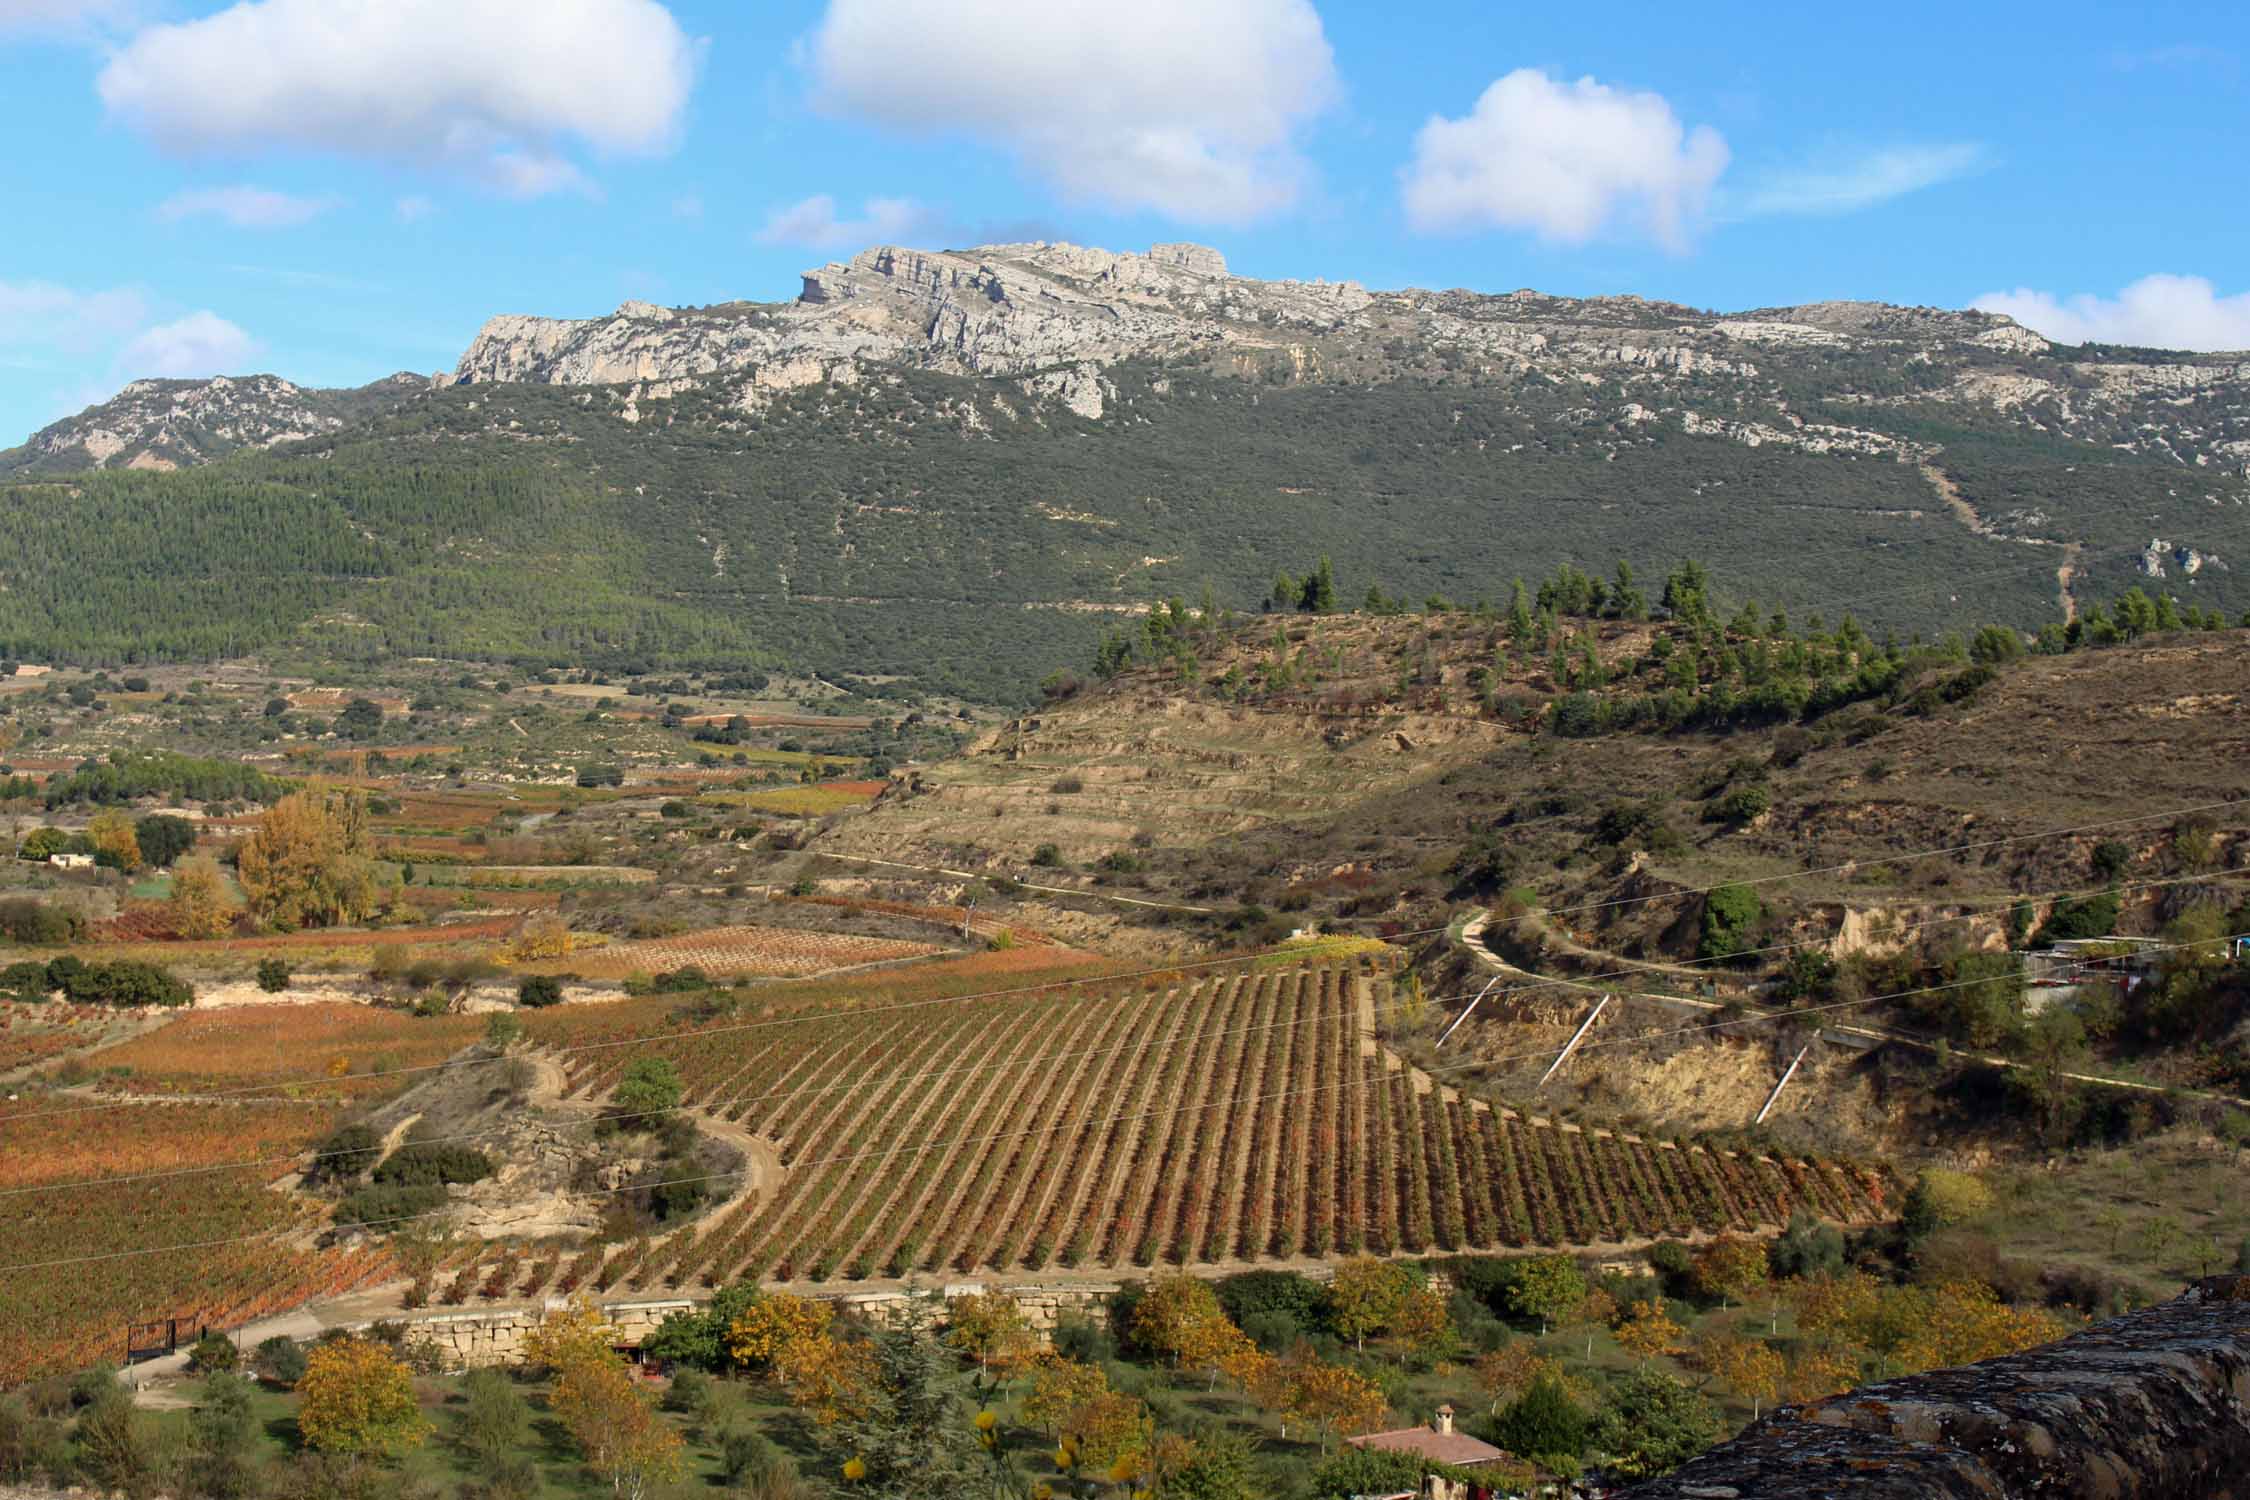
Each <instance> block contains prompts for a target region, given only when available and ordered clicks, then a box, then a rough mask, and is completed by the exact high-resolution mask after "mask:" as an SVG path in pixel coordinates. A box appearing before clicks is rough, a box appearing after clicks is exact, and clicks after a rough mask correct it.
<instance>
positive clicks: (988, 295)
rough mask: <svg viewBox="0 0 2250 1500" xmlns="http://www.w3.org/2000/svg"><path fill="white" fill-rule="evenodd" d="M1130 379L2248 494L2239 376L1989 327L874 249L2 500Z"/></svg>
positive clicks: (138, 445) (99, 456)
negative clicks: (500, 391) (905, 392)
mask: <svg viewBox="0 0 2250 1500" xmlns="http://www.w3.org/2000/svg"><path fill="white" fill-rule="evenodd" d="M1128 363H1152V364H1157V365H1164V366H1184V367H1193V368H1199V369H1210V370H1216V371H1219V372H1222V373H1226V374H1229V375H1233V376H1236V377H1239V378H1242V379H1246V380H1250V381H1253V382H1261V383H1272V384H1304V383H1320V384H1345V385H1382V384H1390V383H1396V382H1402V381H1403V382H1414V381H1418V382H1426V383H1431V384H1436V385H1441V386H1462V387H1473V388H1480V389H1490V388H1492V387H1495V386H1497V387H1501V388H1509V387H1515V388H1523V389H1527V390H1529V389H1530V388H1535V387H1536V388H1539V393H1540V394H1542V395H1545V394H1548V393H1551V392H1552V391H1553V390H1554V389H1557V388H1560V389H1563V390H1567V391H1571V392H1576V393H1578V394H1579V395H1581V396H1582V397H1583V400H1584V409H1585V411H1586V413H1587V415H1588V418H1589V420H1591V421H1597V422H1599V423H1601V424H1604V425H1617V424H1621V425H1622V426H1623V427H1625V428H1626V429H1632V428H1647V429H1651V430H1661V431H1678V432H1682V433H1685V434H1688V435H1695V436H1707V437H1718V438H1722V439H1726V440H1729V441H1734V442H1738V443H1742V444H1745V445H1749V446H1763V445H1779V446H1785V447H1797V448H1803V449H1805V450H1807V451H1811V452H1815V453H1828V452H1838V451H1842V452H1850V453H1857V454H1862V455H1868V456H1887V457H1891V458H1894V459H1897V460H1900V461H1902V462H1916V463H1919V462H1923V461H1926V460H1927V459H1928V458H1929V457H1930V456H1931V454H1932V453H1933V452H1935V451H1936V449H1935V446H1934V445H1933V444H1932V443H1930V442H1926V441H1917V440H1915V439H1913V438H1910V437H1906V436H1903V435H1902V434H1901V433H1900V432H1899V430H1898V429H1899V425H1900V424H1898V423H1895V422H1882V421H1875V420H1864V421H1863V420H1857V419H1855V418H1856V416H1857V415H1858V414H1860V413H1870V414H1871V413H1873V412H1875V411H1876V410H1878V409H1881V408H1886V407H1888V408H1901V407H1908V406H1918V407H1936V408H1952V409H1957V410H1961V411H1964V412H1970V413H1973V414H1974V416H1975V419H1976V420H1978V421H1980V422H1990V421H1997V422H1999V423H2001V424H2003V425H2006V426H2010V427H2013V428H2015V429H2017V430H2020V431H2022V432H2024V433H2027V434H2031V435H2036V436H2051V437H2060V438H2064V439H2068V440H2075V441H2083V442H2094V443H2099V444H2103V445H2104V446H2107V447H2109V448H2112V449H2118V450H2123V451H2126V452H2133V453H2146V454H2149V455H2151V456H2154V457H2158V458H2161V459H2164V460H2166V461H2169V462H2173V463H2178V464H2181V465H2184V466H2187V467H2191V468H2196V469H2201V470H2205V471H2215V472H2216V473H2217V474H2220V475H2227V476H2234V477H2250V358H2244V357H2242V356H2198V355H2185V354H2171V353H2166V352H2164V351H2143V350H2110V349H2086V350H2079V351H2065V350H2062V349H2059V348H2057V346H2054V345H2052V344H2050V343H2049V342H2048V341H2047V340H2046V339H2044V338H2042V337H2040V336H2039V335H2038V334H2036V333H2034V332H2032V331H2031V330H2029V329H2027V328H2024V327H2022V326H2020V325H2019V324H2017V323H2015V322H2014V321H2012V320H2011V319H2008V318H2006V317H2003V316H2000V315H1998V314H1992V313H1984V312H1976V311H1949V310H1943V309H1936V308H1918V307H1894V306H1890V305H1888V304H1883V303H1871V302H1820V303H1811V304H1806V305H1802V306H1795V307H1770V308H1760V309H1755V310H1752V311H1748V312H1743V313H1738V314H1723V313H1713V312H1708V311H1704V310H1700V309H1695V308H1689V307H1685V306H1681V305H1679V304H1675V303H1665V302H1652V301H1647V300H1644V299H1641V298H1638V297H1630V296H1618V297H1596V298H1567V297H1555V296H1549V295H1545V294H1542V293H1538V292H1533V291H1529V290H1523V291H1515V292H1509V293H1504V294H1485V293H1478V292H1469V291H1463V290H1449V291H1425V290H1415V289H1408V290H1402V291H1391V292H1375V291H1369V290H1368V289H1367V288H1365V287H1363V286H1361V285H1360V284H1359V283H1357V282H1354V281H1326V280H1313V281H1263V280H1257V279H1254V278H1250V277H1244V276H1238V275H1235V274H1233V273H1232V272H1230V271H1229V270H1228V268H1227V264H1226V260H1225V257H1224V256H1223V255H1221V254H1220V252H1218V251H1217V250H1214V249H1212V248H1210V247H1207V246H1201V245H1194V244H1164V245H1157V246H1154V247H1153V248H1151V249H1150V250H1148V251H1147V252H1145V253H1118V252H1113V251H1108V250H1100V249H1092V248H1088V247H1084V246H1078V245H1071V244H1060V243H1048V242H1031V243H1015V244H995V245H984V246H978V247H975V248H972V249H966V250H946V251H925V250H918V249H912V248H909V247H904V246H896V245H881V246H876V247H873V248H870V249H868V250H865V251H862V252H861V253H859V254H857V255H855V256H852V257H851V258H850V259H848V260H843V261H836V262H831V263H829V264H827V265H824V266H820V267H817V268H815V269H813V270H810V271H807V272H805V273H804V281H803V288H802V290H801V291H800V293H799V295H798V297H797V298H796V299H795V300H794V301H791V302H779V303H758V302H728V303H720V304H715V305H712V306H707V307H680V308H667V307H659V306H656V305H654V304H652V303H648V302H641V301H629V302H627V303H625V304H624V305H623V306H621V307H619V308H618V309H617V310H616V311H615V312H613V313H611V314H608V315H607V316H603V317H597V318H586V319H562V318H546V317H532V316H521V315H504V316H499V317H495V318H492V319H490V320H489V321H487V322H486V323H485V325H484V326H483V328H482V329H481V330H479V332H478V334H477V335H476V337H475V339H474V340H473V341H472V342H471V344H470V345H469V347H468V349H467V350H466V351H465V352H464V353H463V355H462V357H461V359H460V361H459V362H458V364H457V365H456V367H455V368H454V370H452V371H451V372H448V373H445V374H440V375H438V376H435V377H433V378H432V381H431V382H429V383H427V384H426V383H425V382H423V381H421V380H420V379H419V378H417V377H413V376H406V375H399V376H393V377H391V378H390V379H388V380H385V381H380V382H377V383H376V384H375V385H373V386H369V387H363V388H361V389H360V390H359V391H314V390H307V389H304V388H301V387H297V386H294V385H292V384H290V383H289V382H287V381H283V380H279V379H277V378H276V377H272V376H251V377H242V378H233V379H228V378H222V379H219V380H212V381H138V382H135V383H134V384H133V385H132V386H129V387H127V388H126V390H125V391H123V392H120V393H119V395H118V397H117V398H115V399H114V400H112V401H110V402H107V403H104V404H103V405H101V406H98V407H94V408H90V409H89V410H88V411H86V412H84V413H81V414H80V415H79V416H77V417H73V418H70V419H67V420H65V421H63V422H58V423H56V424H54V425H53V426H50V427H49V428H47V429H45V430H43V431H42V432H40V433H38V434H36V435H35V436H34V437H33V438H32V439H31V441H30V442H29V443H27V444H26V445H25V446H24V447H22V448H19V449H16V450H12V451H10V452H8V453H4V454H0V473H4V472H8V471H10V470H18V471H34V472H50V473H51V472H60V471H65V470H68V469H72V468H94V467H114V466H120V465H126V466H141V467H158V468H161V467H168V466H176V465H181V464H191V463H198V462H206V461H209V460H210V459H213V458H216V457H220V456H223V455H224V454H225V453H227V452H230V451H233V450H234V449H236V448H240V447H246V446H270V445H271V444H274V443H279V442H286V441H290V440H292V439H299V438H305V437H314V436H319V435H321V434H323V433H326V432H333V431H335V430H336V429H337V428H338V427H339V426H340V425H342V423H343V422H345V421H346V420H348V419H349V417H350V415H352V414H353V413H355V412H359V413H364V412H371V411H376V410H381V409H383V408H385V407H387V406H391V405H396V404H398V403H400V402H403V401H405V400H407V399H409V398H410V397H412V396H414V395H416V394H418V393H420V392H421V391H422V390H424V389H426V388H427V385H428V384H434V385H435V386H437V387H439V388H443V387H447V386H452V385H458V384H471V385H490V384H515V383H527V384H548V385H566V386H615V387H621V388H624V390H625V391H626V393H627V400H626V404H625V408H624V411H625V415H626V418H627V420H629V421H638V420H641V419H642V417H643V413H644V412H645V411H647V410H648V408H646V407H644V405H643V403H644V402H650V401H661V400H664V399H666V398H669V397H674V396H677V395H679V394H680V393H681V392H683V391H684V390H687V389H688V388H690V387H695V388H698V389H699V390H704V389H712V390H713V391H714V393H715V394H717V395H718V396H719V397H720V399H721V401H722V403H723V404H724V405H726V406H730V407H732V408H733V409H734V410H735V411H737V412H739V413H740V414H741V415H742V416H743V417H744V418H745V419H749V418H754V417H755V416H756V415H757V414H758V413H759V412H761V411H764V410H765V409H767V408H768V407H769V406H770V405H771V403H772V402H773V400H774V398H775V397H776V396H777V395H778V394H779V393H781V392H784V391H790V390H797V389H802V388H805V387H808V386H815V385H823V384H829V385H836V386H845V387H848V386H852V385H856V384H859V383H860V382H862V381H863V380H865V379H867V378H868V377H869V376H870V375H871V374H873V373H876V372H879V371H883V370H895V369H901V368H908V369H917V370H926V371H931V372H936V373H942V374H950V375H960V376H968V377H974V378H980V379H983V380H987V381H991V382H995V383H996V384H997V385H999V386H1004V387H1006V388H1008V389H1010V390H1012V391H1013V393H1014V394H1015V395H1017V396H1019V397H1020V398H1021V399H1022V400H1024V401H1025V402H1028V403H1030V404H1032V405H1034V406H1045V405H1052V406H1055V407H1057V408H1060V409H1063V410H1067V411H1068V412H1069V413H1071V414H1073V415H1075V416H1076V417H1078V418H1081V419H1084V420H1088V421H1101V420H1104V419H1105V418H1107V417H1109V416H1111V415H1113V414H1114V413H1115V411H1116V409H1117V406H1118V390H1119V387H1118V384H1117V381H1116V379H1115V377H1114V375H1113V373H1112V372H1113V371H1114V370H1115V369H1116V368H1117V367H1118V366H1120V365H1123V364H1128Z"/></svg>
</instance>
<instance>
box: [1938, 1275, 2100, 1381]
mask: <svg viewBox="0 0 2250 1500" xmlns="http://www.w3.org/2000/svg"><path fill="white" fill-rule="evenodd" d="M1895 1290H1896V1291H1898V1292H1900V1293H1905V1294H1908V1295H1910V1296H1911V1297H1912V1299H1913V1302H1914V1303H1915V1304H1916V1311H1917V1312H1918V1313H1919V1314H1920V1316H1918V1317H1915V1318H1913V1319H1912V1320H1911V1323H1910V1325H1909V1326H1910V1328H1911V1331H1910V1332H1909V1333H1908V1334H1907V1336H1906V1337H1905V1338H1904V1339H1902V1340H1900V1342H1899V1344H1898V1348H1897V1352H1896V1358H1897V1361H1898V1366H1899V1368H1900V1369H1901V1370H1903V1371H1906V1372H1909V1373H1911V1372H1913V1371H1917V1370H1935V1369H1938V1368H1941V1367H1943V1366H1947V1365H1969V1364H1975V1363H1976V1362H1977V1361H1978V1360H1980V1359H1996V1358H1998V1357H1999V1356H2000V1355H2003V1354H2014V1353H2016V1352H2018V1351H2019V1350H2023V1349H2030V1348H2033V1347H2035V1346H2037V1345H2040V1344H2051V1343H2053V1342H2054V1341H2055V1340H2056V1339H2059V1338H2061V1337H2062V1336H2063V1335H2064V1334H2066V1333H2068V1332H2069V1331H2070V1329H2069V1327H2068V1325H2066V1324H2065V1323H2064V1322H2063V1320H2062V1319H2061V1318H2059V1317H2057V1316H2056V1315H2055V1314H2054V1313H2052V1312H2049V1311H2048V1310H2047V1309H2046V1308H2043V1307H2010V1306H2009V1305H2008V1304H2007V1303H2005V1302H2002V1301H2001V1300H2000V1299H1999V1297H1998V1296H1996V1295H1994V1293H1993V1290H1992V1288H1991V1287H1989V1286H1986V1285H1985V1284H1984V1283H1983V1282H1981V1281H1948V1282H1945V1283H1943V1284H1942V1285H1940V1286H1938V1287H1935V1288H1931V1289H1925V1288H1922V1287H1899V1288H1896V1289H1895Z"/></svg>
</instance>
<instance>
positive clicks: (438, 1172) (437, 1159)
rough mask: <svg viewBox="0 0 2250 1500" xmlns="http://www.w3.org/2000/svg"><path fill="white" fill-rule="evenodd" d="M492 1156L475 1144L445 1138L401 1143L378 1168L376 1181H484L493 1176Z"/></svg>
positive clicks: (408, 1184)
mask: <svg viewBox="0 0 2250 1500" xmlns="http://www.w3.org/2000/svg"><path fill="white" fill-rule="evenodd" d="M492 1170H493V1169H492V1158H491V1157H489V1156H486V1155H485V1154H484V1153H483V1152H482V1151H479V1150H477V1149H476V1148H475V1147H474V1146H461V1145H455V1144H452V1143H449V1142H444V1141H428V1142H416V1143H412V1144H409V1145H405V1146H401V1147H400V1148H399V1149H398V1150H396V1151H394V1152H392V1153H391V1154H390V1155H389V1156H388V1157H386V1158H385V1159H384V1161H383V1163H382V1165H380V1166H378V1167H377V1168H376V1169H375V1175H374V1181H375V1182H377V1183H378V1184H384V1185H399V1186H418V1185H421V1184H424V1183H433V1182H434V1183H456V1182H481V1181H483V1180H484V1179H485V1178H487V1177H490V1176H491V1175H492Z"/></svg>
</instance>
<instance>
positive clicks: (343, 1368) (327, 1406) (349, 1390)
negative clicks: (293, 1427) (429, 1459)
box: [297, 1338, 430, 1458]
mask: <svg viewBox="0 0 2250 1500" xmlns="http://www.w3.org/2000/svg"><path fill="white" fill-rule="evenodd" d="M297 1398H298V1399H297V1430H298V1431H299V1432H301V1433H303V1434H304V1438H305V1441H306V1442H307V1443H309V1444H311V1445H312V1446H313V1447H315V1448H318V1449H319V1450H320V1451H321V1452H323V1453H337V1454H344V1455H347V1456H350V1457H355V1458H356V1457H368V1456H372V1455H376V1454H385V1453H395V1452H398V1451H399V1450H401V1449H405V1448H411V1447H414V1446H415V1445H416V1444H418V1443H420V1442H421V1441H422V1439H423V1437H424V1436H426V1435H427V1434H428V1432H429V1430H430V1424H429V1422H428V1421H427V1420H426V1419H425V1418H424V1417H423V1416H422V1409H421V1407H419V1406H417V1405H416V1404H415V1401H414V1381H413V1377H412V1376H411V1375H409V1374H408V1373H407V1369H406V1366H404V1365H402V1364H400V1363H399V1362H398V1361H397V1360H395V1359H393V1358H392V1357H391V1356H390V1354H389V1353H388V1352H387V1351H386V1350H385V1349H384V1348H383V1346H382V1345H380V1344H378V1343H375V1342H374V1341H373V1340H371V1339H361V1338H342V1339H330V1340H327V1341H326V1342H324V1343H319V1344H315V1345H314V1346H313V1348H312V1352H311V1353H310V1354H308V1355H306V1356H305V1373H304V1375H303V1377H302V1378H300V1379H299V1380H298V1382H297Z"/></svg>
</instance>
